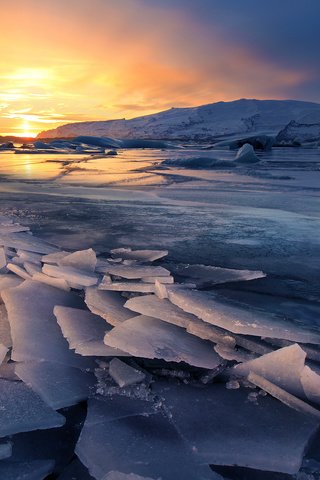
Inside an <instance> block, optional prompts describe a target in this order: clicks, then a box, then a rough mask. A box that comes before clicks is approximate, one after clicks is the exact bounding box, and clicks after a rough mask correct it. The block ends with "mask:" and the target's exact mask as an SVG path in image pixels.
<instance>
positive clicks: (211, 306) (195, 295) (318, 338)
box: [167, 285, 320, 344]
mask: <svg viewBox="0 0 320 480" xmlns="http://www.w3.org/2000/svg"><path fill="white" fill-rule="evenodd" d="M167 291H168V295H169V300H170V301H171V302H172V303H173V304H175V305H177V306H178V307H180V308H182V309H183V310H185V311H186V312H188V313H192V314H193V315H196V316H197V317H199V318H201V319H202V320H204V321H205V322H208V323H210V324H212V325H216V326H219V327H221V328H225V329H227V330H229V331H230V332H233V333H240V334H244V335H253V336H260V337H271V338H283V339H286V340H292V341H297V342H305V343H313V344H320V334H318V333H316V332H314V331H312V330H308V329H307V328H303V327H301V326H299V325H297V324H294V323H293V322H288V321H285V320H284V319H283V318H281V317H279V316H277V315H272V314H268V313H265V312H262V311H260V310H254V309H250V310H249V309H248V308H244V307H242V306H241V305H238V304H236V303H233V302H227V301H225V300H224V299H223V298H221V297H219V295H218V294H213V293H211V292H200V291H196V290H187V289H185V288H173V286H169V285H168V286H167Z"/></svg>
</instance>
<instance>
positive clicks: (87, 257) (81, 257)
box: [58, 248, 97, 272]
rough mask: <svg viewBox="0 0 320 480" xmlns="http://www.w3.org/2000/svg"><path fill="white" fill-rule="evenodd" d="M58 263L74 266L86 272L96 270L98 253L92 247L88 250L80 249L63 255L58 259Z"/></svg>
mask: <svg viewBox="0 0 320 480" xmlns="http://www.w3.org/2000/svg"><path fill="white" fill-rule="evenodd" d="M58 264H59V265H61V266H65V267H74V268H77V269H79V270H83V271H86V272H94V270H95V268H96V264H97V257H96V253H95V251H94V250H92V248H88V250H79V251H77V252H73V253H70V254H69V255H65V256H63V258H61V259H60V260H58Z"/></svg>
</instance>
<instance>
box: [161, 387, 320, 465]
mask: <svg viewBox="0 0 320 480" xmlns="http://www.w3.org/2000/svg"><path fill="white" fill-rule="evenodd" d="M154 390H155V392H156V393H157V394H158V395H160V396H161V397H162V398H164V401H165V405H166V406H167V408H168V409H169V411H170V413H171V414H172V421H173V423H174V425H176V427H177V429H178V431H179V432H180V433H181V435H183V437H184V438H185V439H186V441H187V442H188V443H189V445H190V446H191V447H192V448H194V449H195V450H196V451H197V453H198V455H199V456H200V457H201V458H202V459H203V461H204V462H207V463H210V464H214V465H237V466H242V467H250V468H256V469H259V470H270V471H275V472H283V473H290V474H294V473H297V472H298V470H299V468H300V465H301V462H302V457H303V453H304V450H305V448H306V447H307V445H308V442H309V440H310V438H311V437H312V435H313V433H314V432H315V431H316V430H317V427H318V423H317V421H315V420H314V419H313V418H309V417H308V416H306V415H304V414H302V413H299V412H296V411H294V410H292V409H291V408H288V407H287V406H285V405H282V404H281V403H279V402H277V401H276V400H274V399H272V398H271V397H268V396H267V397H262V398H259V401H258V404H253V403H252V402H248V399H247V396H248V391H247V390H242V389H237V390H228V389H226V388H225V386H224V385H221V384H213V385H207V386H206V387H203V388H195V387H192V386H190V385H173V384H168V383H165V382H163V384H162V383H158V384H156V385H155V386H154ZM195 405H196V408H195ZM199 425H201V428H199ZM293 432H294V434H293Z"/></svg>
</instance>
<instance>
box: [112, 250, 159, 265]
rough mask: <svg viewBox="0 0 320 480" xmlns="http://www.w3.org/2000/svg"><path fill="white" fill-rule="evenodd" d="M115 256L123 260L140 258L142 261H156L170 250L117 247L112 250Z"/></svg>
mask: <svg viewBox="0 0 320 480" xmlns="http://www.w3.org/2000/svg"><path fill="white" fill-rule="evenodd" d="M111 253H112V255H113V256H115V257H121V258H122V259H123V260H138V261H140V262H154V261H155V260H159V259H160V258H163V257H166V256H167V255H168V250H131V248H115V249H113V250H111Z"/></svg>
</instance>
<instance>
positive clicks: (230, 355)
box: [214, 344, 257, 362]
mask: <svg viewBox="0 0 320 480" xmlns="http://www.w3.org/2000/svg"><path fill="white" fill-rule="evenodd" d="M214 351H215V352H217V354H218V355H220V357H221V358H224V359H225V360H229V361H236V362H247V361H250V360H253V359H255V358H256V357H257V355H255V354H253V353H249V352H247V351H246V350H243V349H241V348H240V349H238V348H230V347H228V346H226V345H221V344H218V345H215V346H214Z"/></svg>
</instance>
